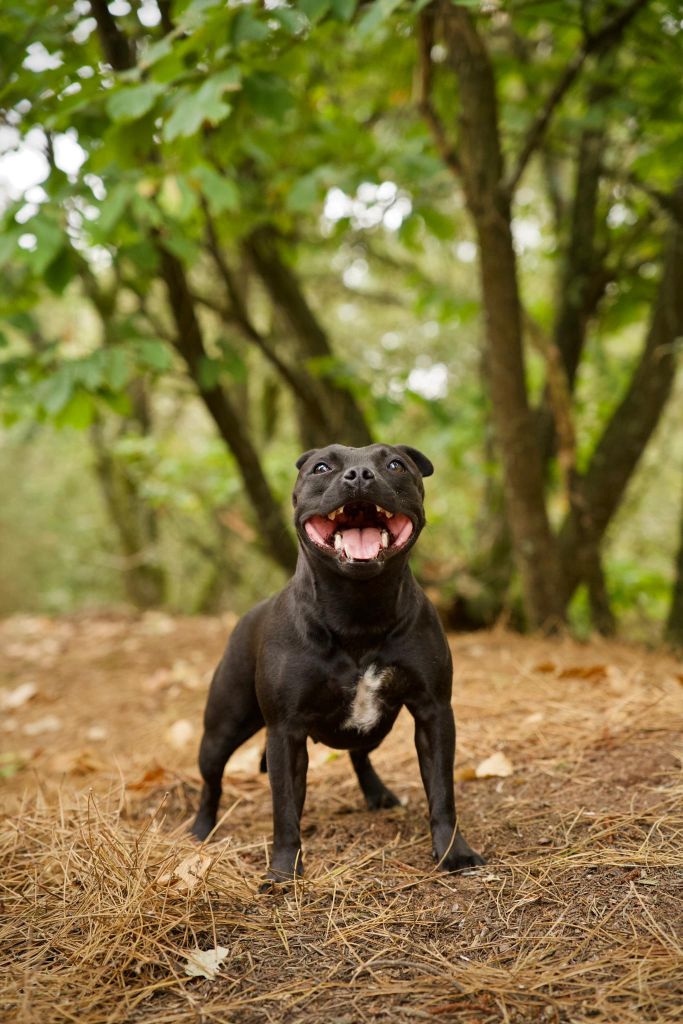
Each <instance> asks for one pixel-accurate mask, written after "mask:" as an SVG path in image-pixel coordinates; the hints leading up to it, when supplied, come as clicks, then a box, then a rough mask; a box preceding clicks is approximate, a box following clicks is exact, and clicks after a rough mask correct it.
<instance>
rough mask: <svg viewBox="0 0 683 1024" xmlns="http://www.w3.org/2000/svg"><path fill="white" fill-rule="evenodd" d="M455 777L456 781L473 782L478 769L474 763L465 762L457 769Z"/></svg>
mask: <svg viewBox="0 0 683 1024" xmlns="http://www.w3.org/2000/svg"><path fill="white" fill-rule="evenodd" d="M454 777H455V781H456V782H471V781H472V779H476V777H477V770H476V768H475V767H474V765H471V764H465V765H462V766H461V767H460V768H456V769H455V773H454Z"/></svg>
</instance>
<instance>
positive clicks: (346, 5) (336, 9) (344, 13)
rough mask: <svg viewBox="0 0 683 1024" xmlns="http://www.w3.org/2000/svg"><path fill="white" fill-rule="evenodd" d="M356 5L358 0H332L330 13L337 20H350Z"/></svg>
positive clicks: (427, 0)
mask: <svg viewBox="0 0 683 1024" xmlns="http://www.w3.org/2000/svg"><path fill="white" fill-rule="evenodd" d="M426 2H429V0H426ZM357 7H358V0H332V13H333V14H334V16H335V18H336V19H337V21H345V22H349V21H351V19H352V18H353V16H354V14H355V13H356V8H357Z"/></svg>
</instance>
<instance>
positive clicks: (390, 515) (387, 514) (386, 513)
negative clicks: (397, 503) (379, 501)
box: [384, 509, 394, 519]
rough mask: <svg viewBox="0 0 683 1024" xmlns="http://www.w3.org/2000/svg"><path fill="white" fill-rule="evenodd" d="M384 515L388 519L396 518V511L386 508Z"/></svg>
mask: <svg viewBox="0 0 683 1024" xmlns="http://www.w3.org/2000/svg"><path fill="white" fill-rule="evenodd" d="M384 515H385V516H386V517H387V519H393V518H394V513H393V512H387V510H386V509H384Z"/></svg>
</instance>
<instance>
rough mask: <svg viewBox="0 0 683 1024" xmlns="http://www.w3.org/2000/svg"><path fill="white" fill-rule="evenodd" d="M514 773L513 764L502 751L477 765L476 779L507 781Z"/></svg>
mask: <svg viewBox="0 0 683 1024" xmlns="http://www.w3.org/2000/svg"><path fill="white" fill-rule="evenodd" d="M513 771H514V768H513V767H512V762H511V761H510V760H509V759H508V758H507V757H506V756H505V754H504V753H503V751H502V750H497V751H496V753H495V754H491V756H490V757H487V758H486V759H485V760H484V761H482V762H481V764H478V765H477V768H476V777H477V778H478V779H506V778H507V777H508V775H512V773H513Z"/></svg>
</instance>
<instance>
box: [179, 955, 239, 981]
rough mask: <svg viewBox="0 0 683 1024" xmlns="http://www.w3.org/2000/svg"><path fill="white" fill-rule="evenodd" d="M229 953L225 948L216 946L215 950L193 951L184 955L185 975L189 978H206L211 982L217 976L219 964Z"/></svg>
mask: <svg viewBox="0 0 683 1024" xmlns="http://www.w3.org/2000/svg"><path fill="white" fill-rule="evenodd" d="M229 952H230V950H229V949H226V948H225V946H216V947H215V949H203V950H202V949H193V950H192V951H191V952H188V953H185V954H184V956H185V957H187V964H186V965H185V974H189V975H190V977H191V978H208V979H209V981H212V980H213V979H214V978H216V977H217V976H218V972H219V971H220V969H221V964H222V963H223V961H224V960H225V958H226V956H227V955H228V953H229Z"/></svg>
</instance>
